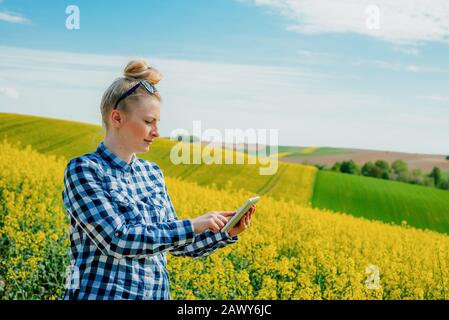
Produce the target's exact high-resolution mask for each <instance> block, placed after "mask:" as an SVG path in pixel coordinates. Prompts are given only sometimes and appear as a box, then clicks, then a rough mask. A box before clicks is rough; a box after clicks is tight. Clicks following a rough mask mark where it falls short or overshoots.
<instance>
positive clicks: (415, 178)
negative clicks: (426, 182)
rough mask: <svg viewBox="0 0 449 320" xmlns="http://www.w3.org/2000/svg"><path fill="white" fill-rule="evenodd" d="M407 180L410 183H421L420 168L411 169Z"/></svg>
mask: <svg viewBox="0 0 449 320" xmlns="http://www.w3.org/2000/svg"><path fill="white" fill-rule="evenodd" d="M409 182H410V183H411V184H420V185H422V184H423V176H422V172H421V170H420V169H415V170H413V171H412V174H411V177H410V180H409Z"/></svg>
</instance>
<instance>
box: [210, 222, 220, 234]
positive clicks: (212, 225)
mask: <svg viewBox="0 0 449 320" xmlns="http://www.w3.org/2000/svg"><path fill="white" fill-rule="evenodd" d="M209 229H210V230H211V231H212V232H218V231H219V230H220V229H221V228H220V227H219V226H218V225H217V224H216V223H215V222H212V223H211V225H210V228H209Z"/></svg>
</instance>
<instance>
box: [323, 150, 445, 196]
mask: <svg viewBox="0 0 449 320" xmlns="http://www.w3.org/2000/svg"><path fill="white" fill-rule="evenodd" d="M447 158H448V160H449V156H448V157H447ZM316 167H317V168H318V169H320V170H329V169H327V168H326V167H325V166H323V165H316ZM330 170H331V171H335V172H341V173H347V174H354V175H361V176H366V177H373V178H378V179H385V180H394V181H400V182H405V183H410V184H416V185H422V186H428V187H435V188H439V189H443V190H449V177H447V178H445V177H443V174H442V172H441V169H440V168H438V167H434V168H433V169H432V171H431V172H430V173H424V172H422V170H420V169H414V170H409V168H408V164H407V163H406V162H405V161H402V160H395V161H394V162H393V163H392V164H391V165H390V164H389V163H388V162H387V161H385V160H377V161H375V162H372V161H368V162H366V163H365V164H364V165H363V166H359V165H357V164H356V163H355V162H354V161H353V160H348V161H342V162H336V163H335V164H334V165H333V166H332V168H330Z"/></svg>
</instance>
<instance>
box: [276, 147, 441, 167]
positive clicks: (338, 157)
mask: <svg viewBox="0 0 449 320" xmlns="http://www.w3.org/2000/svg"><path fill="white" fill-rule="evenodd" d="M351 159H352V160H353V161H354V162H355V163H357V164H358V165H363V164H364V163H365V162H367V161H372V162H374V161H376V160H379V159H382V160H385V161H388V162H389V163H390V164H391V163H392V162H393V161H395V160H403V161H405V162H407V163H408V166H409V169H410V170H413V169H421V170H422V171H423V172H428V171H431V170H432V168H433V167H439V168H440V169H441V170H442V171H449V160H446V156H445V155H434V154H432V155H430V154H418V153H403V152H391V151H371V150H358V149H353V150H351V151H350V152H348V153H341V154H332V155H322V156H301V157H294V158H279V160H280V161H283V162H291V163H308V164H321V165H326V166H328V167H330V166H332V165H333V164H334V163H335V162H337V161H340V162H341V161H345V160H351Z"/></svg>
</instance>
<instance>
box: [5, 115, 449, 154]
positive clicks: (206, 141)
mask: <svg viewBox="0 0 449 320" xmlns="http://www.w3.org/2000/svg"><path fill="white" fill-rule="evenodd" d="M1 113H3V114H11V115H19V116H34V117H40V118H47V119H51V120H57V121H69V122H75V123H79V124H86V125H94V126H97V127H99V129H101V125H99V124H96V123H88V122H82V121H75V120H71V119H60V118H53V117H46V116H39V115H32V114H19V113H11V112H0V114H1ZM195 137H196V136H195ZM159 138H162V139H166V140H171V141H177V140H176V139H173V137H170V136H162V135H161V136H160V137H159ZM196 138H198V137H196ZM156 139H158V138H156ZM199 142H200V143H208V144H215V143H216V144H220V142H217V141H215V142H214V141H211V140H200V141H199ZM221 144H224V145H225V146H226V145H228V144H232V143H231V142H226V141H224V142H221ZM233 145H234V146H235V145H237V146H238V145H248V146H255V145H258V144H257V143H256V144H254V143H247V144H245V143H233ZM260 145H261V146H265V147H269V146H274V145H266V144H260ZM278 147H294V148H312V147H314V148H330V149H346V150H361V151H378V152H391V153H405V154H419V155H432V156H447V154H438V153H419V152H403V151H397V150H380V149H366V148H352V147H342V146H328V145H324V146H313V145H283V144H282V145H281V144H279V145H278ZM236 151H241V149H236ZM149 152H151V150H150V151H149Z"/></svg>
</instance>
